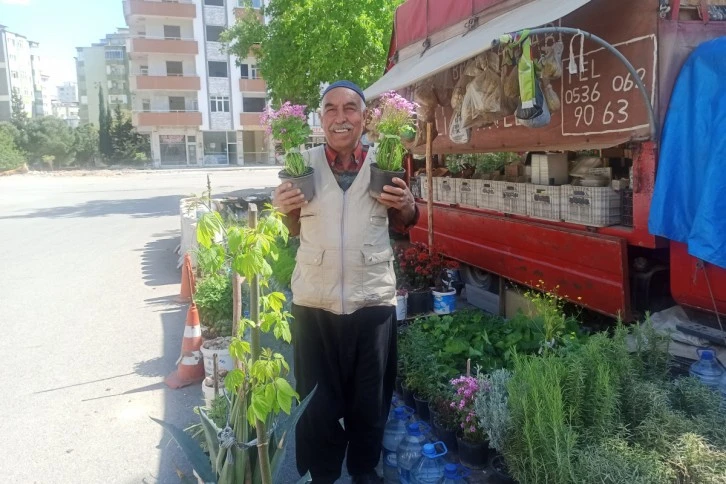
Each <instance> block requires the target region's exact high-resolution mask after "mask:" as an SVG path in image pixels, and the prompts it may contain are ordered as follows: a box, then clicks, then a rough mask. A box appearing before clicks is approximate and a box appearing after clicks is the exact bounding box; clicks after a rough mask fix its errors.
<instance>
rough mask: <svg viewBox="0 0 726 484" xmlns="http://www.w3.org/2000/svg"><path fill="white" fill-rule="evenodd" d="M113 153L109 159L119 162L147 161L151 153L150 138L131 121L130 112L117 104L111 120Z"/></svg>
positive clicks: (110, 132)
mask: <svg viewBox="0 0 726 484" xmlns="http://www.w3.org/2000/svg"><path fill="white" fill-rule="evenodd" d="M109 135H110V137H111V147H112V150H111V151H112V154H111V156H110V157H109V159H111V160H113V161H117V162H128V161H145V160H147V159H148V155H149V150H150V147H149V138H148V137H147V136H143V135H141V134H139V133H138V132H137V131H136V129H135V128H134V125H133V124H132V122H131V116H129V113H127V112H125V111H123V110H121V106H120V105H118V104H117V105H116V107H115V108H114V111H113V116H112V119H111V120H110V129H109Z"/></svg>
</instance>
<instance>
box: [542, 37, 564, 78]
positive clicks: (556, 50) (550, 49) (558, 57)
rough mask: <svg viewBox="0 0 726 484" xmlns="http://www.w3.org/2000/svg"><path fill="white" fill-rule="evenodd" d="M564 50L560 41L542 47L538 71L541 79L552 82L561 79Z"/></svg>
mask: <svg viewBox="0 0 726 484" xmlns="http://www.w3.org/2000/svg"><path fill="white" fill-rule="evenodd" d="M564 50H565V46H564V44H562V41H557V42H555V43H554V44H552V45H545V46H544V47H542V49H541V51H542V56H541V57H540V59H539V69H540V72H541V74H542V79H547V80H554V79H559V78H560V77H562V52H563V51H564Z"/></svg>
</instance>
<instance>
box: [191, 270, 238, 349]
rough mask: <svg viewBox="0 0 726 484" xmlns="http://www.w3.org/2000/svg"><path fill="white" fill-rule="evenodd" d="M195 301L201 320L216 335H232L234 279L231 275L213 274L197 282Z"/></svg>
mask: <svg viewBox="0 0 726 484" xmlns="http://www.w3.org/2000/svg"><path fill="white" fill-rule="evenodd" d="M194 302H196V304H197V309H198V310H199V319H200V322H201V323H202V324H203V325H204V326H206V327H207V328H209V331H210V332H211V333H213V335H214V336H232V316H233V312H232V311H233V302H232V280H231V278H230V276H227V275H222V274H211V275H209V276H207V277H205V278H203V279H201V280H200V281H199V282H197V288H196V292H195V293H194Z"/></svg>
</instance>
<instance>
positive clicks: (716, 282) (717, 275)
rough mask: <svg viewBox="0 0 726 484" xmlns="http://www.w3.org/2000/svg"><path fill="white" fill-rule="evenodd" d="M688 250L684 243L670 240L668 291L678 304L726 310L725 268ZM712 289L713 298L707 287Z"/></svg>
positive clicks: (711, 309)
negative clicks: (690, 253) (702, 261)
mask: <svg viewBox="0 0 726 484" xmlns="http://www.w3.org/2000/svg"><path fill="white" fill-rule="evenodd" d="M698 262H699V261H698V260H697V259H696V258H695V257H691V256H690V255H689V254H688V248H687V247H686V245H685V244H681V243H679V242H671V293H672V296H673V299H675V300H676V302H678V303H679V304H683V305H685V306H692V307H695V308H700V309H704V310H706V311H709V312H714V304H715V307H716V308H718V312H719V313H722V314H726V269H722V268H720V267H717V266H714V265H713V264H709V263H703V265H702V266H701V265H699V263H698ZM709 284H710V285H711V291H713V298H712V297H711V292H710V291H709V288H708V286H709Z"/></svg>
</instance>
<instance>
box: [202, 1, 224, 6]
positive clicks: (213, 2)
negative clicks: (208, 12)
mask: <svg viewBox="0 0 726 484" xmlns="http://www.w3.org/2000/svg"><path fill="white" fill-rule="evenodd" d="M204 5H211V6H214V7H224V0H204Z"/></svg>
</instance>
